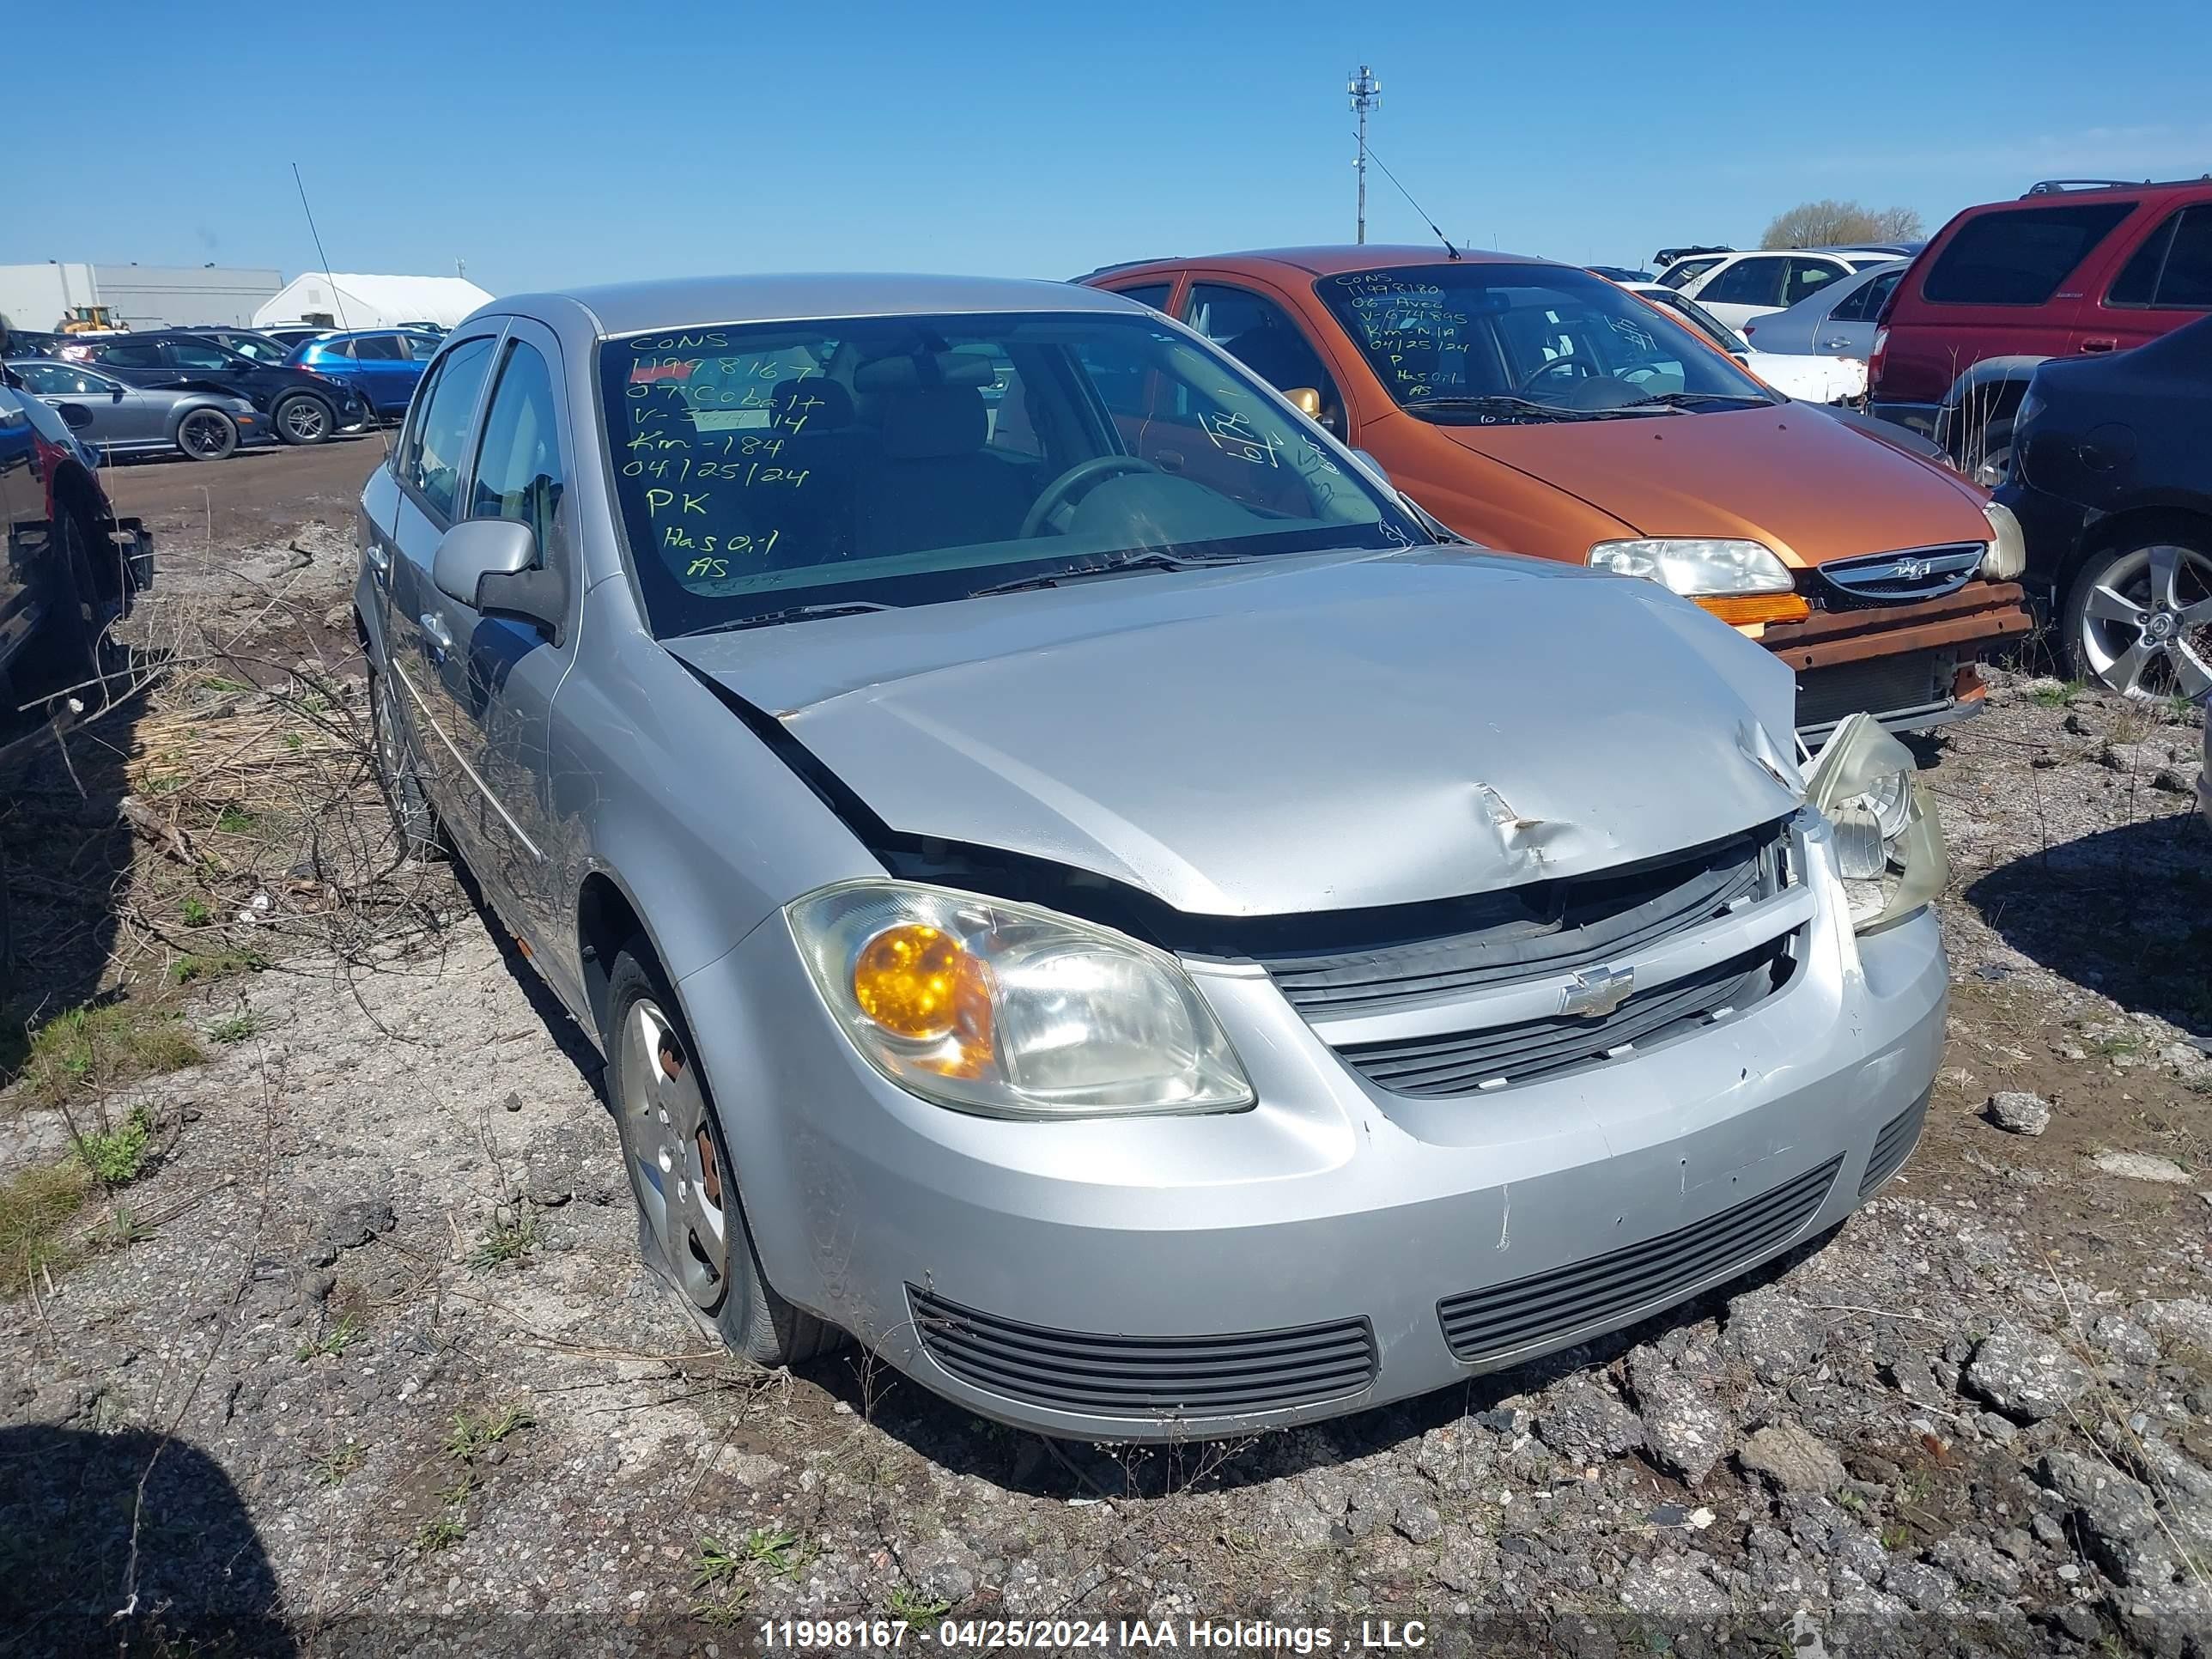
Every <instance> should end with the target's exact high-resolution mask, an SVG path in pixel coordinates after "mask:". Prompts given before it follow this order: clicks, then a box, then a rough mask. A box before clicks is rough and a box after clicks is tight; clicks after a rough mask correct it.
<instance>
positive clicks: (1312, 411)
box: [1283, 386, 1321, 421]
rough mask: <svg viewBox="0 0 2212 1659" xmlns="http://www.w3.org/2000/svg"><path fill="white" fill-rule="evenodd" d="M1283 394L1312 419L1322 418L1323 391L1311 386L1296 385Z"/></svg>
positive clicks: (1299, 410)
mask: <svg viewBox="0 0 2212 1659" xmlns="http://www.w3.org/2000/svg"><path fill="white" fill-rule="evenodd" d="M1283 396H1285V398H1289V399H1290V400H1291V402H1292V403H1294V404H1297V406H1298V413H1299V414H1301V415H1303V416H1305V417H1306V419H1308V420H1310V421H1317V420H1319V419H1321V393H1320V392H1316V391H1315V390H1314V389H1313V387H1311V386H1292V387H1291V389H1290V390H1289V391H1288V392H1285V393H1284V394H1283Z"/></svg>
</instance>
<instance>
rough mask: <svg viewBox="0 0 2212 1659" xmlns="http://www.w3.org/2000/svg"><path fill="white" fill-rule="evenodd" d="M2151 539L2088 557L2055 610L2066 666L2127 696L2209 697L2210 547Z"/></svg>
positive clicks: (2200, 539)
mask: <svg viewBox="0 0 2212 1659" xmlns="http://www.w3.org/2000/svg"><path fill="white" fill-rule="evenodd" d="M2207 541H2208V538H2205V537H2204V536H2203V535H2202V534H2201V533H2197V534H2169V535H2160V534H2159V533H2158V532H2148V533H2146V534H2143V535H2142V536H2140V537H2137V538H2130V540H2129V541H2128V542H2127V543H2126V544H2124V545H2122V546H2119V547H2112V548H2101V549H2100V550H2097V551H2096V552H2094V553H2092V554H2091V555H2090V556H2089V558H2088V560H2087V562H2086V563H2084V564H2083V565H2082V567H2081V571H2080V573H2079V574H2076V575H2075V578H2074V582H2073V585H2072V586H2070V587H2069V588H2068V589H2067V592H2066V598H2065V600H2064V602H2063V604H2062V605H2061V606H2060V608H2059V619H2060V623H2061V643H2062V645H2063V648H2064V650H2065V652H2066V656H2067V661H2068V665H2069V667H2070V668H2071V669H2072V670H2073V671H2074V672H2075V673H2076V674H2078V675H2080V676H2081V678H2083V679H2086V680H2093V681H2094V682H2096V683H2097V684H2100V685H2101V686H2104V687H2105V688H2106V690H2112V691H2118V692H2121V693H2123V694H2124V695H2125V696H2131V697H2169V696H2184V697H2188V698H2191V699H2197V698H2202V697H2203V696H2205V695H2206V693H2207V692H2212V546H2208V545H2207Z"/></svg>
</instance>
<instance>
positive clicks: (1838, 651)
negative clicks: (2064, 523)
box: [1082, 246, 2029, 744]
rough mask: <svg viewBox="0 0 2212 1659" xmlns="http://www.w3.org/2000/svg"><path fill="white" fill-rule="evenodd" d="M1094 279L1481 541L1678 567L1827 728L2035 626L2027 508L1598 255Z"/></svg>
mask: <svg viewBox="0 0 2212 1659" xmlns="http://www.w3.org/2000/svg"><path fill="white" fill-rule="evenodd" d="M1082 280H1083V281H1084V282H1085V283H1089V284H1090V285H1091V286H1093V287H1097V288H1103V289H1109V290H1110V291H1112V292H1115V293H1117V294H1122V295H1127V296H1128V297H1130V298H1131V299H1134V300H1138V301H1142V302H1144V303H1145V304H1146V305H1149V306H1152V307H1154V308H1156V309H1158V310H1160V311H1163V312H1165V313H1168V314H1169V315H1170V316H1173V317H1176V318H1178V319H1181V320H1182V321H1183V322H1184V323H1186V324H1188V325H1189V326H1190V327H1192V328H1194V329H1195V330H1196V331H1198V332H1200V334H1203V335H1205V336H1206V337H1207V338H1209V339H1211V340H1212V341H1213V342H1214V343H1216V344H1218V345H1220V346H1223V347H1225V348H1226V349H1228V350H1229V351H1230V352H1231V353H1232V354H1234V355H1235V356H1237V357H1239V358H1241V359H1243V361H1244V362H1246V363H1247V364H1249V366H1250V367H1251V368H1253V369H1255V371H1257V372H1258V373H1259V374H1261V375H1262V376H1263V377H1265V378H1266V379H1267V380H1269V381H1271V382H1272V383H1273V385H1274V386H1276V387H1277V388H1278V389H1279V391H1281V392H1283V393H1284V395H1285V397H1287V398H1289V399H1290V400H1291V402H1292V403H1294V404H1298V405H1299V406H1301V407H1302V408H1304V410H1305V411H1306V412H1307V413H1308V414H1309V415H1311V416H1315V417H1316V418H1317V419H1318V420H1320V421H1321V422H1322V424H1323V425H1324V426H1327V427H1328V428H1329V429H1330V430H1332V431H1333V432H1334V433H1336V434H1337V435H1338V436H1340V438H1342V439H1343V440H1344V441H1346V442H1347V443H1350V444H1352V446H1354V447H1357V448H1358V449H1361V450H1364V452H1366V453H1367V455H1368V456H1369V458H1370V459H1372V460H1374V461H1375V462H1376V464H1377V465H1379V466H1380V467H1381V468H1382V469H1383V471H1386V472H1388V473H1389V476H1390V478H1391V480H1392V481H1393V482H1394V483H1395V484H1396V485H1397V486H1398V488H1399V489H1401V490H1402V491H1403V492H1404V493H1405V494H1406V495H1407V496H1408V497H1410V498H1411V499H1412V500H1413V501H1415V502H1416V503H1417V504H1419V506H1420V507H1423V508H1425V510H1426V511H1427V512H1429V513H1431V515H1433V516H1434V517H1435V518H1437V519H1438V520H1442V521H1443V523H1444V524H1445V525H1447V526H1449V527H1450V528H1451V529H1453V530H1455V531H1456V532H1459V533H1460V534H1461V535H1462V536H1466V537H1468V538H1470V539H1472V540H1474V541H1477V542H1480V543H1482V544H1485V545H1486V546H1489V547H1493V548H1498V549H1503V550H1511V551H1514V552H1518V553H1529V554H1535V555H1538V556H1541V557H1545V558H1553V559H1564V560H1568V561H1571V562H1574V563H1577V564H1582V563H1588V564H1590V565H1594V566H1596V567H1599V568H1607V569H1612V570H1617V571H1620V572H1621V573H1623V574H1627V575H1634V576H1644V577H1648V578H1650V579H1651V580H1656V581H1662V582H1664V583H1665V584H1666V585H1667V586H1669V587H1671V588H1673V589H1674V591H1675V592H1678V593H1681V594H1685V595H1686V596H1688V597H1690V598H1692V599H1695V600H1696V601H1697V603H1698V604H1699V605H1703V606H1704V607H1705V609H1706V610H1708V611H1711V612H1712V613H1713V614H1714V615H1716V616H1717V617H1722V618H1723V619H1724V620H1726V621H1728V622H1730V623H1734V624H1735V625H1736V627H1738V628H1739V629H1741V630H1742V631H1743V632H1745V633H1747V634H1749V635H1752V636H1753V637H1754V638H1758V639H1760V640H1762V641H1764V642H1765V644H1766V645H1767V646H1768V647H1771V649H1772V650H1774V651H1775V652H1776V653H1778V654H1779V655H1780V656H1781V657H1782V658H1783V659H1784V661H1786V662H1787V663H1789V664H1790V666H1791V667H1792V668H1793V669H1795V670H1796V673H1797V688H1798V690H1797V721H1798V728H1799V731H1800V732H1801V733H1802V735H1803V736H1804V737H1805V738H1806V739H1807V740H1808V742H1809V743H1812V744H1818V743H1819V742H1820V740H1821V739H1822V738H1825V737H1826V734H1827V733H1828V732H1830V731H1832V729H1833V728H1834V726H1835V725H1836V723H1837V722H1838V721H1839V720H1842V719H1843V718H1844V716H1845V715H1847V714H1855V713H1857V712H1860V711H1862V710H1863V711H1865V712H1867V713H1870V714H1875V715H1876V716H1878V717H1879V718H1880V719H1881V721H1882V723H1883V724H1884V725H1886V726H1890V727H1891V728H1892V729H1893V730H1901V731H1912V730H1918V729H1921V728H1924V727H1927V726H1939V725H1942V724H1943V723H1945V722H1946V721H1948V720H1957V719H1960V718H1961V717H1963V716H1965V715H1967V714H1973V713H1975V712H1977V711H1978V709H1979V708H1980V707H1981V698H1982V695H1983V688H1982V683H1981V679H1980V677H1979V675H1978V673H1977V672H1976V671H1975V664H1976V662H1977V661H1978V659H1979V657H1980V655H1981V653H1983V652H1984V651H1985V650H1987V649H1988V648H1989V647H1990V646H1992V645H1994V644H1995V643H1996V641H2000V640H2002V639H2005V638H2007V637H2008V636H2011V635H2019V634H2022V633H2025V632H2026V631H2027V628H2028V625H2029V621H2028V616H2027V611H2026V609H2025V608H2024V607H2023V605H2022V604H2021V589H2020V586H2018V584H2017V583H2016V582H2015V580H2013V579H2014V578H2015V577H2017V576H2018V575H2019V574H2020V572H2021V566H2022V564H2023V563H2024V562H2025V553H2024V550H2023V547H2022V544H2021V535H2020V527H2019V526H2018V525H2017V524H2016V523H2015V522H2014V521H2013V520H2012V517H2011V515H2010V514H2009V513H2007V512H2006V511H2005V510H2004V509H2003V508H2002V507H1994V506H1993V505H1992V504H1991V503H1990V500H1989V497H1988V495H1987V494H1986V493H1985V492H1984V491H1983V490H1981V489H1978V488H1977V487H1976V486H1974V485H1972V484H1971V483H1967V482H1966V480H1965V479H1963V478H1961V477H1959V476H1958V475H1957V474H1955V473H1953V472H1951V471H1948V470H1947V469H1945V468H1943V467H1942V466H1940V465H1936V464H1934V463H1931V462H1929V461H1927V460H1924V459H1921V458H1920V457H1919V456H1917V455H1915V454H1912V453H1908V452H1907V451H1906V450H1905V448H1904V447H1900V444H1899V443H1893V442H1890V441H1886V440H1884V439H1883V438H1882V437H1881V436H1880V435H1875V434H1869V432H1867V431H1864V430H1862V429H1860V428H1858V427H1857V426H1855V425H1853V424H1850V420H1849V417H1838V416H1835V415H1832V414H1830V413H1828V412H1826V411H1825V410H1821V409H1820V408H1817V407H1815V406H1814V405H1811V404H1796V403H1792V402H1790V400H1788V399H1787V398H1784V397H1782V396H1781V395H1780V394H1779V393H1778V392H1772V391H1771V390H1769V389H1768V388H1767V387H1765V386H1762V385H1761V384H1760V383H1759V381H1757V380H1753V378H1752V377H1751V376H1750V375H1748V374H1746V373H1745V372H1744V371H1743V370H1742V369H1741V368H1740V367H1738V366H1737V365H1736V364H1735V362H1733V361H1732V360H1730V359H1729V358H1728V357H1727V356H1723V354H1721V353H1720V352H1718V351H1716V350H1715V349H1712V347H1711V346H1710V345H1708V344H1707V343H1705V341H1703V340H1701V339H1699V338H1698V337H1696V336H1695V335H1693V334H1692V333H1691V332H1690V331H1688V330H1687V329H1686V328H1684V327H1682V326H1681V325H1680V324H1678V323H1676V322H1674V320H1673V319H1670V318H1668V317H1667V316H1665V315H1663V314H1662V313H1660V312H1659V311H1657V310H1656V308H1655V307H1651V306H1648V305H1645V304H1644V302H1643V301H1640V300H1638V299H1637V298H1635V297H1634V296H1633V295H1630V294H1628V293H1626V292H1625V291H1623V290H1622V289H1619V288H1617V287H1615V286H1614V285H1613V283H1608V282H1607V281H1605V280H1604V279H1603V278H1601V277H1599V276H1593V275H1591V274H1590V273H1589V272H1588V271H1584V270H1577V269H1575V268H1573V267H1571V266H1566V265H1558V264H1549V263H1547V262H1544V261H1541V260H1533V259H1522V258H1511V257H1509V256H1505V255H1500V254H1492V253H1467V254H1463V255H1462V254H1448V253H1447V252H1444V251H1443V250H1442V249H1431V248H1406V247H1377V246H1364V247H1319V248H1289V249H1279V250H1276V251H1273V252H1261V253H1237V254H1227V255H1223V256H1219V257H1217V258H1194V259H1160V260H1150V261H1146V262H1144V263H1141V264H1127V265H1115V266H1109V267H1108V268H1106V269H1105V270H1099V271H1095V272H1093V273H1092V274H1091V276H1086V277H1085V278H1083V279H1082ZM1152 395H1153V391H1152V388H1150V387H1146V386H1130V387H1127V388H1126V396H1127V398H1128V399H1129V400H1130V406H1129V407H1128V408H1127V409H1117V410H1115V414H1116V415H1117V416H1119V417H1120V419H1121V424H1122V426H1123V427H1124V428H1125V430H1127V431H1129V432H1131V433H1132V434H1133V436H1134V441H1135V442H1136V444H1137V446H1138V453H1139V454H1141V455H1143V456H1144V457H1145V459H1147V460H1151V461H1153V462H1155V463H1157V464H1158V465H1161V466H1163V467H1164V468H1166V469H1167V470H1169V471H1174V470H1175V469H1176V465H1177V464H1178V452H1182V451H1189V452H1194V453H1195V452H1197V451H1203V450H1204V449H1205V447H1206V437H1205V435H1203V434H1202V433H1200V432H1199V431H1198V430H1196V429H1195V428H1192V426H1191V423H1190V422H1189V421H1188V419H1187V418H1184V417H1182V416H1181V415H1179V413H1178V411H1177V410H1175V409H1173V408H1171V407H1157V408H1156V407H1153V406H1152ZM1871 424H1873V423H1871V422H1869V425H1871ZM1567 643H1568V642H1565V641H1563V642H1562V645H1563V647H1566V646H1567Z"/></svg>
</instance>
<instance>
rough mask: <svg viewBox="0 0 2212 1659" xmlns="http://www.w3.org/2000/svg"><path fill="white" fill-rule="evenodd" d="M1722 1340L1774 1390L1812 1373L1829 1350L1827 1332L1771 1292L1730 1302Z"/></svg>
mask: <svg viewBox="0 0 2212 1659" xmlns="http://www.w3.org/2000/svg"><path fill="white" fill-rule="evenodd" d="M1721 1340H1722V1346H1723V1348H1725V1349H1726V1350H1727V1351H1728V1352H1731V1353H1733V1354H1735V1355H1736V1356H1738V1357H1739V1358H1742V1359H1743V1360H1745V1361H1746V1362H1747V1363H1748V1364H1750V1366H1751V1368H1752V1369H1753V1370H1755V1371H1757V1372H1758V1373H1759V1381H1760V1382H1762V1383H1766V1384H1768V1385H1769V1386H1770V1387H1773V1388H1780V1387H1782V1386H1783V1385H1784V1383H1789V1382H1790V1381H1791V1380H1792V1379H1793V1378H1795V1377H1797V1376H1802V1374H1803V1373H1805V1372H1806V1371H1808V1370H1812V1369H1813V1366H1814V1363H1815V1362H1816V1361H1818V1360H1819V1358H1820V1355H1821V1353H1822V1352H1824V1351H1825V1350H1826V1347H1827V1334H1826V1332H1825V1331H1824V1330H1822V1329H1821V1328H1820V1326H1819V1325H1818V1324H1816V1323H1815V1322H1814V1321H1813V1320H1812V1319H1811V1318H1810V1317H1809V1316H1808V1315H1807V1314H1806V1313H1805V1312H1804V1311H1803V1310H1801V1309H1799V1308H1797V1307H1796V1306H1793V1305H1792V1304H1790V1302H1789V1301H1788V1300H1786V1299H1785V1298H1784V1297H1783V1296H1782V1295H1781V1293H1780V1292H1778V1291H1772V1290H1761V1291H1753V1292H1751V1293H1750V1294H1749V1295H1747V1296H1740V1297H1736V1299H1735V1301H1733V1302H1731V1303H1729V1307H1728V1322H1727V1325H1726V1327H1725V1328H1724V1329H1723V1333H1722V1339H1721Z"/></svg>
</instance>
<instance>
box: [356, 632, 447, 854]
mask: <svg viewBox="0 0 2212 1659" xmlns="http://www.w3.org/2000/svg"><path fill="white" fill-rule="evenodd" d="M398 695H399V694H398V692H397V691H395V690H393V689H392V677H391V676H390V675H389V674H380V673H378V672H377V671H376V670H374V668H372V669H370V670H369V671H368V718H369V725H370V728H371V731H372V732H373V734H374V738H375V745H376V747H375V759H376V783H377V787H378V788H379V789H380V790H381V791H382V792H383V793H384V804H385V805H386V807H387V808H388V809H389V810H390V811H391V813H392V828H393V829H396V830H398V832H399V845H400V848H401V850H402V852H403V853H404V854H405V855H406V856H407V857H409V858H411V859H424V860H428V859H435V858H443V857H444V856H445V854H446V836H445V832H444V830H442V829H441V828H440V827H439V824H438V813H437V809H436V808H435V807H434V806H432V805H430V796H429V793H428V791H427V790H425V789H424V788H423V787H422V774H421V773H420V772H419V771H418V770H417V769H416V765H415V751H414V750H412V749H411V748H410V747H409V746H408V743H407V732H406V729H405V728H404V726H401V725H400V723H399V711H398V708H396V707H395V706H394V700H395V699H396V698H397V697H398Z"/></svg>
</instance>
